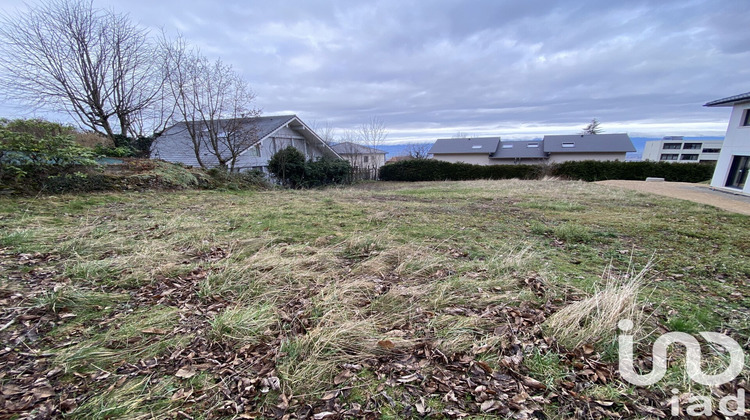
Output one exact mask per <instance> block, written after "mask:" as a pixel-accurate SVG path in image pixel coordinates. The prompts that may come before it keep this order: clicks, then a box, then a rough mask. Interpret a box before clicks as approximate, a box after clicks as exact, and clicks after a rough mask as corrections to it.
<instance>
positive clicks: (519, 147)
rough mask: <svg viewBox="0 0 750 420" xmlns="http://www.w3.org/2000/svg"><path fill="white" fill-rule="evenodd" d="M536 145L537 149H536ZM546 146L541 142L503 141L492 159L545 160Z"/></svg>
mask: <svg viewBox="0 0 750 420" xmlns="http://www.w3.org/2000/svg"><path fill="white" fill-rule="evenodd" d="M535 145H536V147H535ZM545 157H547V154H546V153H544V145H543V142H542V141H541V140H524V141H501V142H499V143H498V145H497V150H495V153H494V154H493V155H492V156H490V158H491V159H517V158H519V159H544V158H545Z"/></svg>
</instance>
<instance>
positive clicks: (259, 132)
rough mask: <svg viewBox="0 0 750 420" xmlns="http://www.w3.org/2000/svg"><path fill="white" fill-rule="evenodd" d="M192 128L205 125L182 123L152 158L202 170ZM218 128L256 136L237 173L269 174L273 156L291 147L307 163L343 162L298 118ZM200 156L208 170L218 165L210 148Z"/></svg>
mask: <svg viewBox="0 0 750 420" xmlns="http://www.w3.org/2000/svg"><path fill="white" fill-rule="evenodd" d="M188 124H194V125H202V124H203V123H202V122H192V121H191V122H181V123H177V124H175V125H173V126H171V127H169V128H167V129H166V130H165V131H164V133H163V134H162V135H161V136H159V137H157V138H156V140H155V141H154V144H153V146H152V148H151V158H152V159H162V160H165V161H167V162H173V163H182V164H185V165H190V166H199V164H198V159H197V157H196V154H195V148H194V146H193V142H192V140H191V138H190V135H189V133H188V126H187V125H188ZM215 124H216V125H217V130H218V131H221V129H222V127H223V126H224V125H226V126H229V125H232V126H233V127H236V125H237V124H241V125H242V126H245V127H246V128H247V130H248V131H250V132H252V136H253V137H252V139H251V140H250V141H248V142H247V144H246V148H245V150H244V151H242V152H241V153H240V155H239V157H238V158H237V162H236V163H235V171H245V170H249V169H258V170H262V171H264V172H267V167H268V160H269V159H270V158H271V156H273V155H274V153H276V152H278V151H279V150H281V149H284V148H286V147H287V146H294V147H295V148H297V149H298V150H299V151H300V152H302V153H303V154H304V155H305V158H307V159H316V158H319V157H323V156H327V157H333V158H340V156H339V155H338V154H337V153H336V152H335V151H333V149H331V148H330V147H329V146H328V145H327V144H326V143H325V142H324V141H323V140H322V139H321V138H320V137H319V136H318V135H317V134H315V132H313V131H312V130H311V129H310V128H309V127H308V126H307V125H306V124H305V123H304V122H302V120H300V119H299V118H298V117H297V116H296V115H276V116H267V117H255V118H244V119H239V120H237V119H235V120H217V121H216V122H215ZM199 153H200V157H201V161H202V162H203V163H204V165H206V166H208V167H214V166H217V165H218V162H217V160H216V157H215V156H213V155H212V153H211V152H210V151H209V150H208V148H207V147H201V149H200V150H199Z"/></svg>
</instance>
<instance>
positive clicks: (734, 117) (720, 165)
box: [705, 92, 750, 194]
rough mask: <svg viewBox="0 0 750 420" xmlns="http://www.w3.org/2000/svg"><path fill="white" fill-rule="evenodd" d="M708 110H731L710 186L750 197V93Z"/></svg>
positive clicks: (715, 104) (716, 102)
mask: <svg viewBox="0 0 750 420" xmlns="http://www.w3.org/2000/svg"><path fill="white" fill-rule="evenodd" d="M705 106H725V107H732V114H731V115H730V117H729V124H728V125H727V134H726V135H725V136H724V147H722V149H721V155H720V156H719V161H718V162H716V170H714V177H713V179H712V180H711V186H712V187H715V188H722V189H727V190H729V191H732V192H742V193H744V194H750V183H748V182H746V181H747V177H748V173H750V92H746V93H742V94H739V95H734V96H730V97H728V98H722V99H717V100H715V101H711V102H709V103H707V104H706V105H705Z"/></svg>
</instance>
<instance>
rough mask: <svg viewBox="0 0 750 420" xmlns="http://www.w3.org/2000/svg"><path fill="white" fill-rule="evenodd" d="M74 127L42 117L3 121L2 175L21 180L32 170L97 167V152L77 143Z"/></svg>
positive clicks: (0, 137) (61, 171)
mask: <svg viewBox="0 0 750 420" xmlns="http://www.w3.org/2000/svg"><path fill="white" fill-rule="evenodd" d="M70 130H71V129H70V128H69V127H66V126H63V125H60V124H57V123H51V122H48V121H42V120H13V121H7V120H4V121H2V122H0V178H2V179H3V180H4V181H6V182H7V181H8V180H9V178H14V179H15V180H16V181H18V180H20V179H21V178H24V177H26V176H27V175H28V174H29V173H39V174H48V173H49V172H50V171H51V172H54V173H55V174H64V173H68V174H72V173H74V172H77V171H78V169H79V168H81V167H86V166H96V165H97V163H96V161H94V154H93V152H92V151H91V150H90V149H87V148H85V147H81V146H79V145H78V144H76V143H75V141H74V140H73V135H72V134H71V132H70Z"/></svg>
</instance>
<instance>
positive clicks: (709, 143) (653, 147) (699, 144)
mask: <svg viewBox="0 0 750 420" xmlns="http://www.w3.org/2000/svg"><path fill="white" fill-rule="evenodd" d="M723 144H724V142H723V141H721V140H696V139H691V140H685V139H684V138H683V137H682V136H666V137H664V138H662V139H661V140H653V141H647V142H646V145H645V146H644V147H643V156H642V160H650V161H654V162H659V161H663V162H684V163H690V162H694V163H701V162H716V161H717V160H719V153H720V152H721V147H722V145H723Z"/></svg>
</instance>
